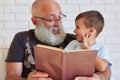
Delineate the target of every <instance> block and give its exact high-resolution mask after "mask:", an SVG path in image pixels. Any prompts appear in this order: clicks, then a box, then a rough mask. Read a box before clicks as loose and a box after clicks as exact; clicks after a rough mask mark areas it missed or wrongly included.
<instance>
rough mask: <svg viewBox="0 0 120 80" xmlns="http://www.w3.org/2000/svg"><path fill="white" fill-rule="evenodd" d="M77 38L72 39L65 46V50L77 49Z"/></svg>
mask: <svg viewBox="0 0 120 80" xmlns="http://www.w3.org/2000/svg"><path fill="white" fill-rule="evenodd" d="M76 44H77V43H76V40H73V41H71V42H70V43H69V44H68V45H67V46H66V47H65V49H64V50H65V51H70V50H75V48H76Z"/></svg>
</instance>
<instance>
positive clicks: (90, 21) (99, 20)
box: [75, 10, 104, 36]
mask: <svg viewBox="0 0 120 80" xmlns="http://www.w3.org/2000/svg"><path fill="white" fill-rule="evenodd" d="M81 18H84V19H85V20H84V24H85V26H86V27H87V28H90V27H94V28H95V29H96V31H97V35H96V36H98V35H99V34H100V32H101V31H102V30H103V26H104V18H103V16H102V15H101V13H100V12H98V11H96V10H91V11H86V12H83V13H80V14H79V15H78V16H77V17H76V19H75V21H76V20H78V19H81Z"/></svg>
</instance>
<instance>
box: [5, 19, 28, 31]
mask: <svg viewBox="0 0 120 80" xmlns="http://www.w3.org/2000/svg"><path fill="white" fill-rule="evenodd" d="M5 28H6V29H27V28H28V23H27V22H23V21H19V22H6V23H5Z"/></svg>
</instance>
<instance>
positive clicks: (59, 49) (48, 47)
mask: <svg viewBox="0 0 120 80" xmlns="http://www.w3.org/2000/svg"><path fill="white" fill-rule="evenodd" d="M36 47H42V48H47V49H51V50H56V51H62V52H63V53H64V52H65V51H64V50H63V49H61V48H56V47H52V46H47V45H41V44H38V45H36Z"/></svg>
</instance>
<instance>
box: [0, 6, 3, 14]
mask: <svg viewBox="0 0 120 80" xmlns="http://www.w3.org/2000/svg"><path fill="white" fill-rule="evenodd" d="M0 13H1V14H2V13H3V6H0Z"/></svg>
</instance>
